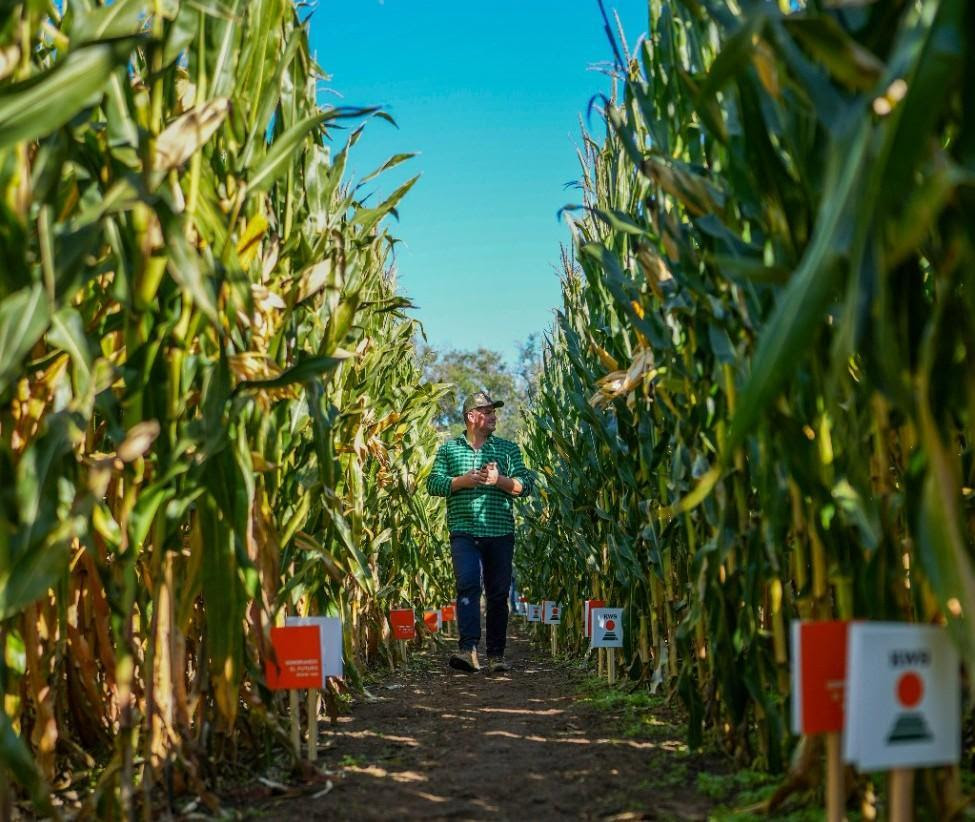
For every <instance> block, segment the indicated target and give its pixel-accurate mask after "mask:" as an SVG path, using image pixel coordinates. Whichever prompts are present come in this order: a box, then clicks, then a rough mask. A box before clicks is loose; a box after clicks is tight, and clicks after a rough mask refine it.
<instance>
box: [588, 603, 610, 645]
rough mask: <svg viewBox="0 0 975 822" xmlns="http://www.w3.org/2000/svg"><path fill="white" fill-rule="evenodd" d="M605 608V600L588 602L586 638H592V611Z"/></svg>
mask: <svg viewBox="0 0 975 822" xmlns="http://www.w3.org/2000/svg"><path fill="white" fill-rule="evenodd" d="M605 607H606V600H604V599H587V600H586V636H592V609H593V608H605Z"/></svg>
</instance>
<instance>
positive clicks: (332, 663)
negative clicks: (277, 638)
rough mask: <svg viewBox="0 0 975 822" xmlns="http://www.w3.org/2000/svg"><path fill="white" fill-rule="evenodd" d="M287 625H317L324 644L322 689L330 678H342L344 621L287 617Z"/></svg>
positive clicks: (319, 617) (334, 618)
mask: <svg viewBox="0 0 975 822" xmlns="http://www.w3.org/2000/svg"><path fill="white" fill-rule="evenodd" d="M284 624H285V625H317V626H318V635H319V639H320V641H321V643H322V687H323V688H324V687H326V685H327V683H326V681H325V680H326V679H328V677H330V676H334V677H337V678H338V679H341V678H342V675H343V671H342V620H341V619H339V618H338V617H325V616H310V617H295V616H289V617H285V620H284Z"/></svg>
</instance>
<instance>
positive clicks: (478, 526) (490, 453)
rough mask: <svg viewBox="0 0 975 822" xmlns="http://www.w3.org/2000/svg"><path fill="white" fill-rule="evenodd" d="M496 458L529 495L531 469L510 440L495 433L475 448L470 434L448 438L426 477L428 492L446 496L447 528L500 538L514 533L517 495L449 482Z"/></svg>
mask: <svg viewBox="0 0 975 822" xmlns="http://www.w3.org/2000/svg"><path fill="white" fill-rule="evenodd" d="M492 460H493V461H494V462H496V463H497V464H498V472H499V473H501V474H504V475H505V476H506V477H512V478H513V479H517V480H520V481H521V486H522V489H521V494H519V495H518V496H519V497H527V496H528V495H529V494H530V493H531V492H532V488H533V487H534V484H535V479H534V477H533V476H532V473H531V471H529V470H528V469H527V468H525V463H524V462H523V461H522V459H521V450H520V449H519V448H518V446H517V445H515V443H513V442H511V441H510V440H503V439H501V438H500V437H495V436H494V435H493V434H492V435H491V436H489V437H488V438H487V440H485V442H484V444H483V445H482V446H481V448H480V450H478V451H475V450H474V449H473V448H471V444H470V443H469V442H468V441H467V436H466V435H465V434H461V435H460V436H459V437H454V438H453V439H449V440H447V441H446V442H445V443H443V444H442V445H441V446H440V448H439V449H437V456H436V458H435V459H434V461H433V470H431V471H430V476H429V477H427V491H428V492H429V493H430V494H432V495H433V496H435V497H446V498H447V530H448V531H451V532H453V531H464V532H466V533H468V534H472V535H473V536H475V537H500V536H503V535H504V534H513V533H514V531H515V518H514V514H513V511H512V508H513V504H514V500H515V499H516V497H515V496H514V495H512V494H506V493H505V492H504V491H502V490H501V489H500V488H497V487H496V486H494V485H480V486H478V487H477V488H463V489H461V490H460V491H454V492H451V490H450V481H451V480H452V479H453V478H454V477H459V476H460V475H461V474H465V473H467V472H468V471H470V470H471V469H472V468H481V467H483V466H484V465H487V463H489V462H491V461H492Z"/></svg>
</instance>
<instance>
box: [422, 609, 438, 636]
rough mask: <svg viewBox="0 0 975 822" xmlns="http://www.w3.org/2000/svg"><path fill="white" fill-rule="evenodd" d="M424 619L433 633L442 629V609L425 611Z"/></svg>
mask: <svg viewBox="0 0 975 822" xmlns="http://www.w3.org/2000/svg"><path fill="white" fill-rule="evenodd" d="M423 621H424V622H425V623H426V624H427V628H429V629H430V633H431V634H435V633H437V631H439V630H440V611H425V612H424V614H423Z"/></svg>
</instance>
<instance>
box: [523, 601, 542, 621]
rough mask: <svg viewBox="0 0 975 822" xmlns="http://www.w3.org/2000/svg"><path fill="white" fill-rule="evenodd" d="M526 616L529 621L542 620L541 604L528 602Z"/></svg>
mask: <svg viewBox="0 0 975 822" xmlns="http://www.w3.org/2000/svg"><path fill="white" fill-rule="evenodd" d="M526 617H527V619H528V621H529V622H541V621H542V606H541V605H535V604H534V603H531V602H529V603H528V611H527V612H526Z"/></svg>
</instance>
